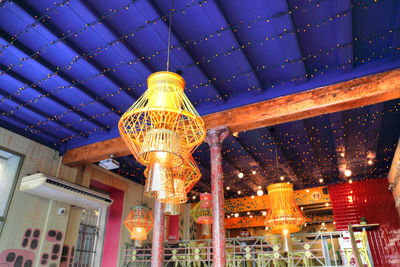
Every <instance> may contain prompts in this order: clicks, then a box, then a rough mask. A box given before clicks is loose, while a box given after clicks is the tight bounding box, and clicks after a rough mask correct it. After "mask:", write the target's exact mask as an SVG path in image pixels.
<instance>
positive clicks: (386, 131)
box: [0, 0, 400, 197]
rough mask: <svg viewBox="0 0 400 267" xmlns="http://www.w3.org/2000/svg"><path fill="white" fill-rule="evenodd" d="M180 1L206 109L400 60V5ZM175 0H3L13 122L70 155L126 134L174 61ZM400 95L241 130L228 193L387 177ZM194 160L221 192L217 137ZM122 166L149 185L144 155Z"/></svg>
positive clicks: (179, 17) (0, 89)
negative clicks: (215, 162) (131, 111)
mask: <svg viewBox="0 0 400 267" xmlns="http://www.w3.org/2000/svg"><path fill="white" fill-rule="evenodd" d="M174 3H175V4H174V10H173V23H172V36H171V44H172V48H171V49H172V50H171V52H172V53H171V64H170V68H171V70H172V71H174V72H178V71H179V72H180V73H181V74H182V76H183V77H184V79H185V80H186V89H185V93H186V94H187V96H188V98H189V99H190V101H191V102H192V103H193V104H194V106H195V107H196V109H197V111H198V112H199V114H200V115H206V114H211V113H215V112H219V111H223V110H227V109H231V108H234V107H239V106H243V105H247V104H250V103H257V102H260V101H264V100H268V99H273V98H276V97H280V96H286V95H290V94H294V93H298V92H302V91H307V90H310V89H313V88H317V87H321V86H326V85H330V84H334V83H339V82H343V81H348V80H351V79H354V78H357V77H362V76H366V75H370V74H375V73H379V72H383V71H388V70H393V69H397V68H399V66H400V32H399V31H400V2H399V1H397V0H357V1H350V0H336V1H331V0H308V1H301V0H251V1H249V0H235V1H229V0H220V1H216V0H207V1H205V0H196V1H195V0H175V1H174ZM170 4H171V2H170V1H164V0H122V1H113V0H98V1H94V0H83V1H78V0H68V1H67V0H41V1H35V0H26V1H22V0H12V1H11V0H3V1H1V2H0V18H1V20H0V46H1V47H0V126H1V127H4V128H6V129H9V130H11V131H13V132H15V133H18V134H21V135H23V136H26V137H28V138H30V139H32V140H35V141H37V142H39V143H41V144H44V145H47V146H49V147H52V148H55V149H57V150H58V151H60V153H61V154H63V153H65V152H66V151H67V150H69V149H72V148H76V147H81V146H84V145H88V144H92V143H95V142H99V141H103V140H107V139H110V138H114V137H117V136H119V133H118V127H117V124H118V120H119V118H120V117H121V115H122V114H123V112H125V110H127V109H128V108H129V106H130V105H132V104H133V103H134V102H135V100H137V99H138V97H140V95H142V94H143V92H144V91H145V90H146V88H147V85H146V79H147V77H148V76H149V75H150V74H151V73H153V72H156V71H162V70H165V68H166V58H167V53H166V51H167V40H168V24H169V11H170ZM398 102H399V101H391V102H386V103H381V104H376V105H373V106H369V107H364V108H360V109H355V110H348V111H343V112H339V113H334V114H329V115H324V116H320V117H316V118H310V119H306V120H301V121H295V122H290V123H285V124H281V125H276V126H273V127H267V128H260V129H257V130H251V131H246V132H240V133H232V135H231V136H229V137H228V138H227V139H226V140H225V142H224V150H223V152H224V174H225V179H226V181H225V183H226V186H229V187H230V190H226V196H227V197H234V196H237V195H238V194H237V191H238V190H239V188H240V190H241V191H242V192H241V193H242V194H241V195H251V194H254V192H255V190H257V189H258V187H259V186H262V187H263V188H265V186H267V185H268V184H269V183H271V182H272V181H276V180H277V179H278V180H280V177H281V176H283V177H284V178H283V179H284V181H292V182H293V183H294V184H295V186H296V187H297V188H302V187H309V186H314V185H318V184H327V183H336V182H340V181H346V180H347V179H348V178H347V177H345V175H344V171H345V170H347V169H350V170H351V171H352V175H351V176H350V177H351V178H352V179H367V178H374V177H381V176H384V175H386V174H387V171H388V168H389V164H390V160H391V156H392V154H393V148H394V145H395V143H396V141H397V138H398V136H399V125H400V121H399V112H398ZM243 119H244V120H245V117H244V118H243ZM342 155H343V156H342ZM194 157H195V158H196V160H197V162H198V164H199V166H200V169H201V171H202V174H203V178H202V179H201V181H200V182H199V183H198V185H197V186H196V187H195V188H194V190H195V191H198V192H200V191H209V190H210V188H209V184H210V174H209V170H210V162H209V151H208V146H207V145H206V144H202V145H201V146H200V147H199V148H198V149H197V151H196V152H195V154H194ZM276 158H278V167H277V164H276ZM367 158H368V159H367ZM369 159H372V164H369V163H368V160H369ZM118 161H120V162H121V168H120V169H119V170H118V172H119V173H120V174H122V175H124V176H126V177H128V178H130V179H133V180H136V181H138V182H141V181H142V180H143V169H144V168H143V167H141V166H139V165H138V164H137V163H136V161H135V160H134V159H133V158H132V157H123V158H119V159H118ZM253 171H255V174H253ZM239 172H242V173H243V174H244V177H243V178H242V179H240V178H238V173H239ZM320 179H322V180H321V181H322V182H320Z"/></svg>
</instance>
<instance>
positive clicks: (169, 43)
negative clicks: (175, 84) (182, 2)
mask: <svg viewBox="0 0 400 267" xmlns="http://www.w3.org/2000/svg"><path fill="white" fill-rule="evenodd" d="M173 10H174V0H171V11H170V12H169V25H168V49H167V71H169V54H170V53H171V29H172V12H173Z"/></svg>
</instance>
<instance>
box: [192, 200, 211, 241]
mask: <svg viewBox="0 0 400 267" xmlns="http://www.w3.org/2000/svg"><path fill="white" fill-rule="evenodd" d="M211 200H212V196H211V194H210V193H202V194H200V201H199V203H197V204H196V206H194V207H193V209H192V210H191V212H190V213H191V215H192V218H193V219H194V220H195V222H196V223H198V224H202V225H203V227H202V235H210V225H211V224H212V220H213V218H212V203H211Z"/></svg>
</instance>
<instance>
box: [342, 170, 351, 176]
mask: <svg viewBox="0 0 400 267" xmlns="http://www.w3.org/2000/svg"><path fill="white" fill-rule="evenodd" d="M344 175H345V176H346V177H350V176H351V170H349V169H347V170H345V171H344Z"/></svg>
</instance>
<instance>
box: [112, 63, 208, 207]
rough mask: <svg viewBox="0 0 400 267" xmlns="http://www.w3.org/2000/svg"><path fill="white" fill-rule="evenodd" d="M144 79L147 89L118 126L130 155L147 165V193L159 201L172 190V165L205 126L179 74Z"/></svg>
mask: <svg viewBox="0 0 400 267" xmlns="http://www.w3.org/2000/svg"><path fill="white" fill-rule="evenodd" d="M147 83H148V89H147V90H146V92H145V93H144V94H143V95H142V96H141V97H140V98H139V99H138V100H137V101H136V102H135V103H134V104H133V105H132V106H131V107H130V108H129V109H128V110H127V111H126V112H125V113H124V114H123V115H122V117H121V119H120V121H119V124H118V128H119V131H120V134H121V136H122V139H123V140H124V142H125V143H126V144H127V145H128V147H129V150H130V151H131V153H132V154H133V156H134V157H135V158H136V159H137V161H138V162H140V163H141V164H143V165H145V166H148V169H149V170H148V172H149V175H148V179H147V186H146V192H147V195H149V196H151V197H154V198H158V199H159V200H160V201H162V200H166V199H170V198H171V197H172V196H173V194H174V189H173V188H174V185H173V169H174V168H179V167H180V166H181V165H182V164H183V162H184V161H185V160H186V159H188V158H189V157H190V155H191V154H192V152H193V151H194V150H195V149H196V148H197V146H198V145H200V144H201V143H202V142H203V140H204V138H205V136H206V129H205V126H204V122H203V120H202V119H201V117H200V116H199V114H198V113H197V111H196V110H195V109H194V107H193V105H192V104H191V103H190V101H189V99H188V98H187V97H186V95H185V94H184V92H183V91H184V87H185V80H184V79H183V78H182V77H181V76H179V75H178V74H175V73H172V72H168V71H162V72H157V73H154V74H152V75H150V77H149V78H148V79H147Z"/></svg>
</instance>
